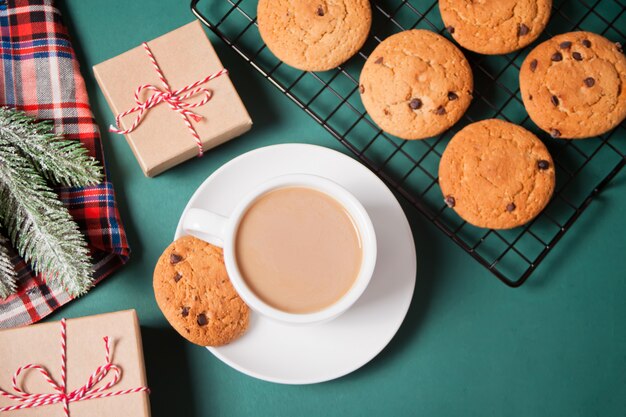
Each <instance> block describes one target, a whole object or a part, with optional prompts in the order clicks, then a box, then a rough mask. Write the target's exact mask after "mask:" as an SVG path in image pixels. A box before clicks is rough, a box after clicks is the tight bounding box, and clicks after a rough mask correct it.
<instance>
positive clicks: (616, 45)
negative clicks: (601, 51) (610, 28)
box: [615, 42, 624, 54]
mask: <svg viewBox="0 0 626 417" xmlns="http://www.w3.org/2000/svg"><path fill="white" fill-rule="evenodd" d="M615 47H616V48H617V52H619V53H620V54H621V53H623V52H624V49H623V48H622V44H621V43H619V42H615Z"/></svg>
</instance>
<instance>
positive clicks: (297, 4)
mask: <svg viewBox="0 0 626 417" xmlns="http://www.w3.org/2000/svg"><path fill="white" fill-rule="evenodd" d="M257 20H258V24H259V32H260V34H261V38H263V41H264V42H265V44H266V45H267V47H268V48H269V49H270V51H272V52H273V53H274V55H276V56H277V57H278V58H279V59H280V60H282V61H283V62H285V63H286V64H288V65H290V66H292V67H295V68H298V69H301V70H304V71H326V70H329V69H332V68H336V67H338V66H339V65H341V64H343V63H344V62H345V61H347V60H348V59H349V58H350V57H352V56H353V55H354V54H356V53H357V51H358V50H359V49H360V48H361V46H363V43H365V40H366V39H367V35H368V33H369V31H370V26H371V22H372V11H371V6H370V2H369V0H334V1H328V0H319V1H312V0H260V1H259V4H258V6H257Z"/></svg>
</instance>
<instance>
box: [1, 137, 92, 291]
mask: <svg viewBox="0 0 626 417" xmlns="http://www.w3.org/2000/svg"><path fill="white" fill-rule="evenodd" d="M20 149H21V148H20ZM20 149H18V148H17V147H16V146H14V145H13V144H12V143H9V142H8V141H6V140H5V137H4V136H3V135H0V219H2V220H3V223H4V225H5V227H6V229H7V231H8V234H9V239H10V240H11V243H12V244H13V246H14V247H15V248H17V251H18V252H19V254H20V255H21V256H22V257H23V258H24V260H26V261H27V262H29V263H30V265H31V268H32V269H33V270H34V271H35V272H36V273H42V274H43V275H44V277H45V278H46V279H47V280H49V281H50V282H51V283H52V284H58V285H61V286H63V287H64V288H65V289H66V290H67V291H68V293H69V294H71V295H72V296H79V295H82V294H84V293H85V292H87V291H88V290H89V288H90V287H91V286H92V284H93V278H92V272H93V271H92V266H91V263H90V259H89V251H88V249H87V246H86V244H85V241H84V238H83V236H82V234H81V233H80V231H79V230H78V226H77V225H76V223H75V222H74V220H73V219H72V217H71V215H70V213H69V212H68V210H67V208H65V206H63V204H62V203H61V201H60V200H59V199H58V196H57V195H56V194H55V193H54V192H53V191H52V189H51V188H50V187H48V185H47V184H46V182H45V180H44V178H43V177H42V176H41V174H40V173H39V172H38V171H37V169H36V168H35V167H34V166H33V164H32V160H31V159H29V158H27V157H26V156H24V155H22V154H21V152H20V151H19V150H20ZM31 156H32V155H31Z"/></svg>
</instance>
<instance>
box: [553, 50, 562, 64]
mask: <svg viewBox="0 0 626 417" xmlns="http://www.w3.org/2000/svg"><path fill="white" fill-rule="evenodd" d="M550 59H551V60H553V61H554V62H559V61H562V60H563V55H562V54H561V53H560V52H555V53H553V54H552V57H551V58H550Z"/></svg>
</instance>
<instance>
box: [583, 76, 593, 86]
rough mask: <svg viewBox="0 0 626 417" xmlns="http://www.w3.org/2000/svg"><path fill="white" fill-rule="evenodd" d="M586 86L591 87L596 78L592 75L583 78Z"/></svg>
mask: <svg viewBox="0 0 626 417" xmlns="http://www.w3.org/2000/svg"><path fill="white" fill-rule="evenodd" d="M583 82H584V83H585V85H586V86H587V87H593V86H594V84H595V83H596V80H595V79H594V78H593V77H587V78H585V79H584V80H583Z"/></svg>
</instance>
